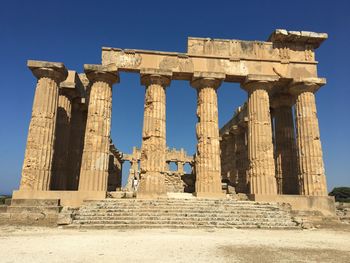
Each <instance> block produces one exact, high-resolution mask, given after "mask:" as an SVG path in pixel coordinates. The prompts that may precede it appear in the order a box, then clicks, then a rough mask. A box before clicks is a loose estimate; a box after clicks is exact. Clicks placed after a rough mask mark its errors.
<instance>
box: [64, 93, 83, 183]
mask: <svg viewBox="0 0 350 263" xmlns="http://www.w3.org/2000/svg"><path fill="white" fill-rule="evenodd" d="M85 102H86V100H85V99H82V98H75V99H73V101H72V117H71V121H70V135H69V153H68V171H69V176H68V180H67V190H78V184H79V176H80V168H81V162H82V155H83V149H84V138H85V129H86V120H87V105H86V104H85Z"/></svg>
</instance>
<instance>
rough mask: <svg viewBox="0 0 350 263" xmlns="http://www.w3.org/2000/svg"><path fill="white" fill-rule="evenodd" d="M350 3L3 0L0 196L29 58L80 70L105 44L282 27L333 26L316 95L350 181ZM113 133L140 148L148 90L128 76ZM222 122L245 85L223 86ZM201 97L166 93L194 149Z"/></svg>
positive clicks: (328, 146) (25, 100) (170, 42)
mask: <svg viewBox="0 0 350 263" xmlns="http://www.w3.org/2000/svg"><path fill="white" fill-rule="evenodd" d="M349 10H350V1H345V0H344V1H341V0H340V1H322V0H318V1H305V0H303V1H299V0H293V1H281V0H279V1H263V0H256V1H232V0H231V1H189V0H187V1H180V0H178V1H125V0H124V1H102V0H99V1H87V0H85V1H63V0H60V1H34V0H33V1H15V0H11V1H3V2H2V3H1V7H0V59H1V61H0V76H1V81H0V88H1V96H0V113H1V114H0V194H1V193H10V192H11V191H12V190H13V189H17V187H18V184H19V180H20V175H21V166H22V162H23V157H24V149H25V144H26V137H27V132H28V125H29V121H30V116H31V108H32V102H33V96H34V88H35V83H36V80H35V78H34V77H33V76H32V74H31V72H30V71H29V70H28V69H27V68H26V61H27V59H37V60H48V61H59V62H63V63H64V64H65V65H66V67H67V68H69V69H73V70H76V71H79V72H81V71H82V69H83V64H90V63H92V64H93V63H96V64H98V63H101V47H102V46H110V47H119V48H135V49H151V50H161V51H178V52H185V51H186V43H187V37H188V36H195V37H212V38H228V39H230V38H232V39H243V40H266V39H267V37H268V36H269V34H270V33H271V32H272V31H273V30H274V29H276V28H286V29H288V30H308V31H316V32H327V33H328V34H329V39H328V40H327V41H326V42H325V43H324V44H323V45H322V46H321V47H320V48H319V49H318V50H317V54H316V59H317V60H318V61H319V76H321V77H326V78H327V80H328V84H327V85H326V86H325V87H323V88H322V89H321V90H320V91H319V92H318V94H317V107H318V116H319V121H320V129H321V140H322V143H323V152H324V159H325V166H326V174H327V178H328V188H329V190H330V189H332V188H333V187H334V186H340V185H347V186H350V173H349V171H350V158H349V157H350V153H349V150H350V137H349V131H350V121H349V120H350V117H349V114H350V103H349V99H350V91H349V88H350V81H349V76H350V66H349V61H350V52H349V44H350V29H349V28H350V15H349ZM113 92H114V93H113V116H112V121H113V123H112V126H113V127H112V138H113V140H114V142H115V144H116V146H117V147H118V148H119V149H120V150H121V151H123V152H131V149H132V146H133V145H136V146H140V144H141V129H142V118H143V100H144V88H143V87H142V86H140V82H139V76H138V75H137V74H127V73H122V74H121V83H120V84H119V85H115V86H114V88H113ZM218 94H219V121H220V125H223V124H224V123H225V122H226V121H227V120H229V119H230V117H231V116H232V113H233V111H234V109H235V108H236V107H237V106H239V105H240V104H242V103H243V102H244V101H245V100H246V94H245V92H243V91H242V90H241V89H240V88H239V86H238V85H235V84H224V85H222V86H221V88H220V89H219V92H218ZM195 111H196V94H195V91H194V90H193V89H192V88H190V86H189V84H188V83H187V82H180V81H173V82H172V84H171V86H170V88H169V89H168V90H167V143H168V146H169V147H176V148H181V147H183V148H185V150H186V151H187V152H188V153H189V154H193V153H194V151H195V145H196V139H195V129H194V128H195V123H196V116H195Z"/></svg>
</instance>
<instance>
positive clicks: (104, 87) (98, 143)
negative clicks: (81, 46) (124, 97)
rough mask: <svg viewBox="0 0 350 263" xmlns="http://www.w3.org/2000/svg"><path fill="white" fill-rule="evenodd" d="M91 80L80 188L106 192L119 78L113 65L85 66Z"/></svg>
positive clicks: (81, 189)
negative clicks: (113, 101) (113, 92)
mask: <svg viewBox="0 0 350 263" xmlns="http://www.w3.org/2000/svg"><path fill="white" fill-rule="evenodd" d="M84 69H85V73H86V75H87V77H88V79H89V80H90V81H91V90H90V97H89V107H88V116H87V122H86V131H85V140H84V150H83V156H82V164H81V171H80V179H79V191H107V178H108V161H109V142H110V133H111V114H112V85H113V84H114V83H116V82H117V81H118V80H119V76H118V70H117V68H116V67H115V66H114V64H110V65H107V66H101V65H84Z"/></svg>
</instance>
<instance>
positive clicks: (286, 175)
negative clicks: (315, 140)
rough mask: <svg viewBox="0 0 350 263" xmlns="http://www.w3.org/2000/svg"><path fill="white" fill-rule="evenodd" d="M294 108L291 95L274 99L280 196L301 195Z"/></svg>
mask: <svg viewBox="0 0 350 263" xmlns="http://www.w3.org/2000/svg"><path fill="white" fill-rule="evenodd" d="M292 106H293V98H292V96H291V95H290V94H278V95H275V96H274V97H273V100H272V107H273V108H274V117H275V144H276V147H275V149H276V153H275V155H276V178H277V181H278V186H279V188H280V190H279V194H299V179H298V173H297V161H296V142H295V135H294V133H295V132H294V121H293V112H292Z"/></svg>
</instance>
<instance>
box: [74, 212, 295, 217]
mask: <svg viewBox="0 0 350 263" xmlns="http://www.w3.org/2000/svg"><path fill="white" fill-rule="evenodd" d="M128 215H133V216H148V215H154V216H161V215H167V216H225V217H231V216H242V217H251V216H259V217H268V216H271V217H283V216H286V217H290V216H289V215H288V213H284V212H281V211H279V212H264V213H254V212H250V213H246V212H244V211H232V212H215V211H213V212H199V213H198V212H197V211H191V212H185V211H176V212H162V211H154V212H153V211H130V212H128V211H120V212H101V211H95V212H93V211H87V212H78V213H77V214H76V216H128Z"/></svg>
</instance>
